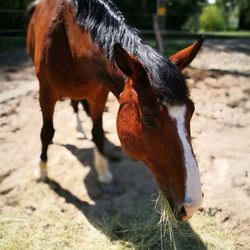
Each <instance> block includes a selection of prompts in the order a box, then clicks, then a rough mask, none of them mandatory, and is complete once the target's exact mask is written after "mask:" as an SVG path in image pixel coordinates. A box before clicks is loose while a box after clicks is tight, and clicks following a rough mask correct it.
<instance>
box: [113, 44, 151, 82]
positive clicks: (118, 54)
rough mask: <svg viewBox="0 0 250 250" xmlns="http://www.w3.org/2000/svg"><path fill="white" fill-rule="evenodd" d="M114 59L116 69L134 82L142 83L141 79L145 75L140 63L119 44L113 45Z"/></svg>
mask: <svg viewBox="0 0 250 250" xmlns="http://www.w3.org/2000/svg"><path fill="white" fill-rule="evenodd" d="M114 58H115V61H116V64H117V66H118V68H119V69H120V70H121V71H122V72H123V73H124V74H125V75H126V76H128V77H129V78H131V79H133V80H134V81H136V82H138V81H142V78H143V77H145V76H146V75H147V73H146V71H145V69H144V68H143V66H142V65H141V63H140V62H139V61H138V60H137V59H136V58H135V57H133V56H131V55H129V54H128V53H127V52H126V50H124V49H123V48H122V46H121V45H120V44H119V43H116V44H115V45H114Z"/></svg>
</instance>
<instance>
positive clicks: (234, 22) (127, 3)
mask: <svg viewBox="0 0 250 250" xmlns="http://www.w3.org/2000/svg"><path fill="white" fill-rule="evenodd" d="M113 1H114V3H115V4H116V5H117V6H118V7H119V9H120V10H121V11H122V12H123V13H124V14H125V16H126V17H127V19H128V21H129V22H130V23H131V24H133V25H134V26H135V27H137V28H138V29H144V30H145V29H153V27H152V16H153V14H154V13H156V2H157V1H156V0H155V1H152V0H138V1H131V0H113ZM207 1H208V0H192V1H186V0H166V5H167V16H166V27H167V29H168V30H186V31H199V30H202V31H218V30H250V1H249V0H216V3H215V4H213V5H210V4H209V3H208V2H207ZM30 2H32V0H1V3H0V14H1V15H0V29H1V31H3V30H4V29H25V26H26V22H25V9H26V6H27V5H28V4H29V3H30Z"/></svg>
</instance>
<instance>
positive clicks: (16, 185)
mask: <svg viewBox="0 0 250 250" xmlns="http://www.w3.org/2000/svg"><path fill="white" fill-rule="evenodd" d="M249 53H250V40H247V39H245V40H226V41H221V40H208V41H206V42H205V46H204V48H203V50H202V51H201V53H200V54H199V56H198V57H197V58H196V59H195V61H194V62H193V63H192V65H191V66H192V67H190V68H188V69H187V70H186V71H185V74H186V76H187V82H188V85H189V86H190V92H191V97H192V99H193V101H194V102H195V107H196V111H195V114H194V117H193V119H192V138H193V146H194V152H195V154H196V157H197V160H198V164H199V167H200V171H201V179H202V184H203V186H202V188H203V192H204V194H205V197H204V202H203V211H202V212H200V216H208V217H209V218H213V219H214V221H215V223H216V226H217V227H218V228H220V230H223V231H225V232H226V234H229V235H231V236H232V237H233V249H249V246H250V237H249V235H250V210H249V206H250V181H249V177H248V174H249V162H250V56H249ZM0 105H1V109H0V145H1V146H0V159H1V162H0V223H1V224H2V225H6V223H7V225H8V227H9V228H11V227H12V225H13V221H15V222H18V223H19V224H20V223H21V224H20V227H21V229H23V228H22V227H25V228H33V227H34V228H33V232H34V235H36V234H37V232H38V231H39V232H49V233H50V235H57V236H60V237H61V238H60V237H59V239H61V240H60V242H61V241H65V242H66V240H65V237H66V236H65V235H64V233H65V231H63V232H62V231H60V230H61V229H62V228H61V227H63V228H64V230H66V229H65V228H72V224H74V225H75V226H73V228H74V230H75V231H74V232H73V235H75V237H73V239H72V240H73V241H80V243H81V244H82V246H84V247H82V248H80V249H92V248H93V249H94V248H95V249H102V248H103V249H111V248H113V247H114V249H117V248H115V247H116V245H115V244H113V243H112V244H111V243H110V240H111V241H112V240H114V239H113V238H112V235H108V233H107V232H106V231H107V230H106V228H105V227H104V226H103V225H104V224H103V223H98V222H96V220H98V219H99V220H102V221H103V220H105V218H106V217H108V216H112V217H115V216H120V215H121V214H122V215H123V216H124V215H125V216H126V215H128V216H129V215H131V211H141V209H142V208H143V207H144V206H146V205H145V204H149V203H150V202H151V201H152V200H154V199H156V193H157V190H156V184H155V181H154V180H153V177H152V176H151V174H150V172H149V171H148V170H147V169H146V167H145V166H144V165H143V164H142V163H140V162H135V161H133V160H131V159H129V158H128V157H127V156H126V155H125V154H124V153H122V151H121V150H120V149H119V147H118V146H119V145H120V143H119V140H118V138H117V134H116V128H115V119H116V112H117V108H118V104H117V101H116V100H115V98H114V97H113V96H112V95H110V96H109V100H108V103H107V111H106V112H105V113H104V129H105V132H106V137H107V139H108V141H107V143H106V144H107V151H108V152H109V153H112V155H113V156H114V155H115V156H116V157H115V159H113V161H111V160H110V161H109V164H110V166H111V169H112V171H113V173H114V175H115V178H116V180H117V183H119V190H118V191H119V192H118V193H117V194H115V195H113V196H112V195H107V194H104V193H103V191H102V190H101V188H100V186H99V185H98V183H97V181H96V173H95V170H94V169H93V143H92V141H91V122H90V120H89V118H88V117H87V115H86V114H85V112H84V111H82V110H81V111H80V118H81V121H82V125H83V129H84V131H85V133H86V136H87V139H78V138H77V133H76V130H75V127H74V123H73V110H72V108H71V106H70V105H69V101H68V100H66V101H61V102H59V103H58V104H57V106H56V112H55V129H56V133H55V137H54V144H53V145H51V147H50V149H49V162H48V165H49V169H48V172H49V177H50V178H51V181H50V182H49V183H37V182H36V181H35V178H34V172H35V170H37V168H38V158H39V157H38V156H39V151H40V139H39V133H40V128H41V113H40V108H39V104H38V82H37V79H36V78H35V75H34V70H33V67H32V64H31V62H30V60H29V59H28V57H27V55H26V52H25V49H15V50H6V51H2V52H1V53H0ZM52 180H53V181H52ZM6 215H7V217H6ZM36 220H39V223H36ZM60 222H62V224H60ZM8 223H9V224H8ZM36 229H37V231H36ZM8 230H9V229H8ZM15 230H16V231H15ZM15 230H14V229H13V230H12V231H11V230H9V231H8V235H11V234H13V238H11V237H9V238H8V237H6V238H5V237H4V236H3V235H1V232H2V231H1V229H0V248H1V249H19V247H20V245H19V244H20V243H19V242H15V240H13V239H15V238H17V233H18V232H19V231H18V230H20V228H15ZM35 232H36V233H35ZM78 232H81V233H82V235H81V236H82V237H78V235H79V233H78ZM34 235H33V234H32V235H28V237H30V238H31V239H33V238H36V239H37V241H34V240H31V241H30V242H32V244H33V245H32V246H33V248H32V247H31V248H30V249H44V248H46V247H47V248H48V249H49V245H48V246H46V237H48V235H45V234H44V235H39V236H37V237H35V236H34ZM93 235H94V236H95V237H93ZM107 235H108V238H107V237H106V236H107ZM77 237H78V238H77ZM55 238H56V237H55ZM118 238H119V237H118ZM10 239H12V240H10ZM79 239H81V240H79ZM116 239H117V238H116ZM47 240H48V242H50V244H52V243H51V241H50V240H49V239H48V238H47ZM16 241H17V240H16ZM42 241H43V247H41V246H40V244H42V243H41V242H42ZM92 241H95V242H94V243H93V242H92ZM97 241H98V242H100V244H101V245H98V244H99V243H98V242H97ZM57 243H58V244H59V242H53V244H54V245H53V246H54V248H53V249H58V248H57V247H56V246H57V245H56V244H57ZM67 244H68V243H67V242H66V243H65V249H71V247H70V246H68V245H67ZM59 245H60V244H59ZM18 246H19V247H18ZM39 246H40V248H39ZM50 246H51V245H50ZM60 246H61V245H60ZM90 246H94V247H90ZM100 246H102V247H100ZM29 247H30V245H29ZM67 247H68V248H67ZM128 248H129V247H128ZM135 248H136V247H135ZM201 248H202V247H201ZM215 248H216V247H215ZM215 248H210V249H215ZM22 249H28V248H26V247H24V246H23V245H22ZM75 249H77V248H75ZM78 249H79V248H78ZM180 249H188V248H185V247H181V248H180ZM205 249H206V248H205ZM218 249H219V247H218ZM220 249H223V248H220Z"/></svg>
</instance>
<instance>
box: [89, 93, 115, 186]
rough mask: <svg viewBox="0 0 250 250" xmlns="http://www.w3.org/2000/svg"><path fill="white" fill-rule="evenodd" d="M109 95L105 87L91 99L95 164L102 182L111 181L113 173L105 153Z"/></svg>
mask: <svg viewBox="0 0 250 250" xmlns="http://www.w3.org/2000/svg"><path fill="white" fill-rule="evenodd" d="M107 96H108V90H106V88H103V91H101V92H100V94H98V95H95V97H92V98H91V99H89V100H88V101H89V107H90V116H91V118H92V121H93V128H92V137H93V142H94V143H95V148H94V164H95V169H96V172H97V175H98V180H99V181H100V182H101V183H105V184H108V183H111V182H112V180H113V175H112V173H111V171H110V170H109V166H108V161H107V159H106V157H105V153H104V140H105V136H104V131H103V126H102V114H103V111H104V108H105V103H106V100H107Z"/></svg>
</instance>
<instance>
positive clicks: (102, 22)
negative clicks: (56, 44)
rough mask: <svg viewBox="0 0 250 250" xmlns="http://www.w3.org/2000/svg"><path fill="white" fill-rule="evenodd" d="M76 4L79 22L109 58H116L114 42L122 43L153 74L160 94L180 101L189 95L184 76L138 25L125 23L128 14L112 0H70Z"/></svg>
mask: <svg viewBox="0 0 250 250" xmlns="http://www.w3.org/2000/svg"><path fill="white" fill-rule="evenodd" d="M71 4H73V6H75V18H76V21H77V23H78V24H79V25H80V26H81V27H82V28H83V29H85V30H87V31H88V32H90V34H91V37H92V39H93V41H94V42H95V43H97V44H98V45H99V46H100V47H101V48H102V49H103V51H104V52H105V53H106V56H107V58H108V59H109V60H111V61H113V45H114V44H115V43H120V44H121V46H122V47H123V48H124V49H125V50H126V51H127V52H128V53H130V54H132V55H134V56H136V57H137V58H138V59H139V60H140V61H141V63H142V64H143V65H144V67H145V68H146V70H147V71H148V74H149V76H150V80H151V84H152V87H153V89H154V91H155V94H156V95H157V97H158V98H159V99H160V100H161V101H164V102H166V103H169V104H181V103H183V102H184V101H185V100H186V98H187V96H188V88H187V86H186V83H185V80H184V78H183V76H182V74H181V73H180V71H179V70H178V69H177V67H176V66H175V65H173V64H172V62H171V61H170V60H168V59H167V58H165V57H164V56H162V55H160V54H159V53H158V52H156V51H155V50H154V49H153V48H151V47H150V46H148V45H146V44H145V43H144V42H143V41H142V39H141V38H140V37H139V35H138V32H137V30H136V29H134V28H132V27H130V26H129V25H127V24H126V22H125V18H124V17H123V15H122V13H121V12H120V11H119V9H118V8H117V7H116V6H115V5H114V4H113V2H112V1H111V0H71Z"/></svg>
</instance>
